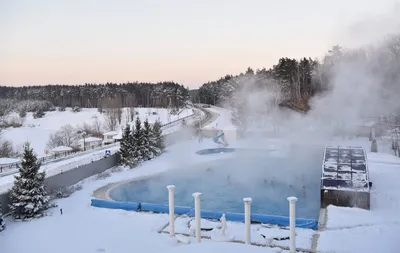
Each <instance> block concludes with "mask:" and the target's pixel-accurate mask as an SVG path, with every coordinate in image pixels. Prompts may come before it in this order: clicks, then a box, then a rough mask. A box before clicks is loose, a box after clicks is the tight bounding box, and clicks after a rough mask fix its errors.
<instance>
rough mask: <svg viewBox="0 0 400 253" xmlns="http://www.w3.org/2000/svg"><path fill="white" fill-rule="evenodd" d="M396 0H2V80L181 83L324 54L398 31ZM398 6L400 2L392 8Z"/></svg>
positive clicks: (28, 82) (192, 83)
mask: <svg viewBox="0 0 400 253" xmlns="http://www.w3.org/2000/svg"><path fill="white" fill-rule="evenodd" d="M398 2H399V1H394V0H382V1H373V0H363V1H361V0H354V1H352V3H349V2H347V1H344V0H338V1H336V2H335V4H334V5H327V4H326V3H324V2H323V1H318V0H304V1H301V2H299V1H289V0H280V1H265V0H264V1H261V0H260V1H257V0H247V1H225V0H221V1H210V0H203V1H201V2H189V1H184V0H170V1H165V2H164V1H144V0H143V1H141V0H137V1H122V0H121V1H112V2H110V1H103V0H97V1H95V0H89V1H77V0H70V1H43V0H42V1H28V0H14V1H9V0H1V1H0V23H1V25H0V34H1V37H2V43H1V46H0V85H12V86H22V85H46V84H83V83H106V82H117V83H120V82H127V81H139V82H158V81H175V82H178V83H180V84H183V85H184V86H189V87H190V88H197V87H198V86H200V85H201V84H203V83H204V82H207V81H211V80H216V79H218V78H220V77H222V76H224V75H226V74H238V73H240V72H243V71H245V70H246V68H247V67H251V68H253V69H261V68H263V67H265V68H267V69H268V68H270V67H272V65H274V64H276V63H277V61H278V59H279V58H281V57H290V58H300V57H311V58H321V57H322V56H323V55H324V54H325V53H326V52H327V51H328V50H329V49H330V48H331V47H332V46H333V45H335V44H340V45H349V46H352V45H357V43H358V44H359V43H362V44H364V43H366V42H367V41H373V40H374V39H378V38H380V37H382V36H384V35H386V34H388V33H390V32H392V31H395V30H396V29H398V28H399V24H400V23H399V21H398V20H399V17H397V16H396V9H397V10H399V5H398ZM396 3H397V5H396Z"/></svg>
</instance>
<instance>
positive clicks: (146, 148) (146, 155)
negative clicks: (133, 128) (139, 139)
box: [142, 118, 153, 161]
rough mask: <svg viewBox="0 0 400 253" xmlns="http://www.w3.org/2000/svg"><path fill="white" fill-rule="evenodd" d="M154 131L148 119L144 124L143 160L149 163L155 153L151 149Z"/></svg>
mask: <svg viewBox="0 0 400 253" xmlns="http://www.w3.org/2000/svg"><path fill="white" fill-rule="evenodd" d="M151 133H152V129H151V126H150V124H149V121H148V119H147V118H146V120H145V121H144V122H143V143H142V144H143V150H142V151H143V153H142V154H143V160H145V161H147V160H150V159H152V158H153V152H152V150H151V147H150V139H151Z"/></svg>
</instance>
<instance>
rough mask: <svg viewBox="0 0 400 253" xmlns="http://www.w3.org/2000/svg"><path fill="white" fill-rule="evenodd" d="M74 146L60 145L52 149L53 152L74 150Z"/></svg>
mask: <svg viewBox="0 0 400 253" xmlns="http://www.w3.org/2000/svg"><path fill="white" fill-rule="evenodd" d="M72 150H73V148H71V147H67V146H58V147H55V148H53V149H52V150H51V151H52V152H68V151H72Z"/></svg>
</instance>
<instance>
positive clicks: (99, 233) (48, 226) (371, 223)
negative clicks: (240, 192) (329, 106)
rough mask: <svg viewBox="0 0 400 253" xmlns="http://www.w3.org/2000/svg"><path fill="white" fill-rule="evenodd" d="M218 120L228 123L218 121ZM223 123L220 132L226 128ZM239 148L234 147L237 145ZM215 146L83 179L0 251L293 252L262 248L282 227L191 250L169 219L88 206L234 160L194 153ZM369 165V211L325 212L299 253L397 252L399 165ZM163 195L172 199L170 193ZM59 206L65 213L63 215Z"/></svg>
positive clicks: (240, 231)
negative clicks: (139, 185)
mask: <svg viewBox="0 0 400 253" xmlns="http://www.w3.org/2000/svg"><path fill="white" fill-rule="evenodd" d="M219 112H220V110H218V109H217V111H216V113H219ZM220 115H221V114H220ZM225 121H226V119H225ZM221 122H224V121H223V120H221ZM221 122H220V123H219V124H218V125H219V126H218V127H223V126H222V124H223V123H221ZM226 123H230V122H226ZM237 144H238V143H237ZM237 144H234V143H232V146H235V145H237ZM270 144H271V145H272V146H274V147H276V148H277V147H283V148H285V147H286V146H287V145H288V142H287V141H286V142H282V143H281V144H279V143H278V142H277V141H276V140H274V142H273V143H270ZM329 144H332V145H335V144H340V145H362V146H363V147H365V148H366V150H369V147H370V142H368V140H366V139H363V138H359V139H353V140H342V139H335V140H332V141H331V142H330V143H329ZM378 144H379V143H378ZM215 146H216V144H215V143H214V142H212V141H211V140H204V141H203V142H201V143H198V142H197V140H194V139H193V140H188V141H185V142H181V143H178V144H175V145H173V146H171V147H169V148H168V152H166V153H165V154H163V155H162V156H161V157H159V158H157V159H155V160H153V161H149V162H146V163H144V164H143V165H142V166H141V167H139V168H137V169H134V170H127V169H122V170H121V171H119V172H117V171H115V170H114V172H113V173H112V174H111V177H108V178H106V179H102V180H97V179H96V177H95V176H93V177H92V178H89V179H86V180H84V181H83V182H81V183H80V184H82V186H83V189H82V190H80V191H78V192H75V193H74V194H73V195H72V196H70V197H69V198H66V199H61V200H58V201H57V203H58V207H57V208H54V209H51V210H49V216H47V217H44V218H41V219H36V220H32V221H29V222H13V221H10V220H8V221H7V224H8V226H7V229H6V230H5V231H3V232H1V233H0V249H1V252H5V253H25V252H33V253H36V252H37V253H39V252H40V253H47V252H48V253H50V252H51V253H53V252H57V253H72V252H73V253H89V252H116V253H117V252H118V253H125V252H126V253H128V252H129V253H130V252H137V251H143V252H161V251H162V252H167V253H168V252H171V253H172V252H174V253H176V252H193V253H200V252H207V253H209V252H210V253H211V252H218V253H219V252H223V251H229V252H246V253H247V252H248V253H257V252H288V251H281V249H282V248H286V247H287V246H288V241H287V240H282V241H277V240H273V241H272V243H271V244H270V245H273V247H275V248H272V247H271V248H265V247H260V246H265V244H266V241H265V240H264V239H263V238H262V237H261V235H260V233H262V234H267V235H268V236H273V237H282V236H286V235H287V234H288V232H287V230H284V229H277V228H265V227H263V226H261V225H253V226H252V237H251V241H252V242H253V243H256V244H258V245H260V246H250V245H244V244H240V243H221V242H213V241H211V240H209V239H203V240H202V243H201V244H197V243H193V242H194V240H193V239H194V238H193V237H191V241H192V243H191V244H189V245H184V244H178V243H177V241H176V239H174V238H170V237H169V236H168V234H167V232H168V231H169V226H168V216H167V215H166V214H149V213H136V212H129V211H122V210H110V209H101V208H95V207H91V206H90V200H91V198H92V194H93V192H94V191H95V190H96V189H98V188H100V187H102V186H104V185H107V184H110V183H116V182H119V181H122V180H130V179H135V178H138V177H142V176H150V175H153V174H156V173H159V172H162V171H166V170H174V169H177V168H182V167H183V168H187V169H191V167H192V165H194V164H199V163H203V162H207V161H209V160H213V159H222V158H227V157H229V156H231V155H232V154H221V155H213V156H198V155H196V154H195V151H197V150H199V149H203V148H210V147H215ZM267 148H268V147H267ZM321 158H322V155H321ZM368 162H369V170H370V178H371V180H372V182H373V187H372V192H371V210H370V211H366V210H361V209H357V208H343V207H334V206H330V207H328V212H327V224H326V228H325V229H323V230H322V231H314V230H307V229H297V230H296V234H297V235H296V245H297V247H298V248H301V249H304V250H318V251H319V252H336V253H376V252H379V253H381V252H382V253H391V252H393V253H397V252H399V248H400V241H399V240H398V235H399V234H400V218H398V213H399V210H400V189H399V188H398V178H400V159H399V158H397V157H394V156H393V155H390V154H386V153H368ZM165 191H166V194H168V192H167V189H165ZM60 208H62V210H63V214H62V215H61V213H60V211H59V209H60ZM190 224H192V221H191V219H190V218H185V217H179V218H177V219H176V224H175V231H176V232H177V233H183V234H189V233H190V228H189V226H190ZM202 224H203V225H202V226H203V227H206V226H207V227H217V226H218V225H219V224H218V223H215V222H210V221H206V220H202ZM160 232H161V233H160ZM216 233H219V231H218V229H217V230H216V231H212V232H202V235H203V236H213V235H215V234H216ZM226 233H227V235H228V236H234V238H235V239H236V240H239V241H242V240H243V238H244V224H242V223H232V222H228V229H227V231H226ZM21 242H23V243H21ZM316 242H317V243H316Z"/></svg>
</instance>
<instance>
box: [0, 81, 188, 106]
mask: <svg viewBox="0 0 400 253" xmlns="http://www.w3.org/2000/svg"><path fill="white" fill-rule="evenodd" d="M188 98H189V91H188V90H187V89H186V88H185V87H184V86H182V85H179V84H177V83H174V82H160V83H155V84H152V83H139V82H133V83H122V84H116V83H106V84H85V85H45V86H23V87H8V86H0V99H17V100H19V101H21V100H45V101H49V102H50V103H52V104H53V105H54V106H60V107H75V106H78V107H81V108H103V106H105V104H106V103H107V104H118V105H121V106H122V107H164V108H166V107H181V106H183V105H184V103H185V101H186V100H187V99H188Z"/></svg>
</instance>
